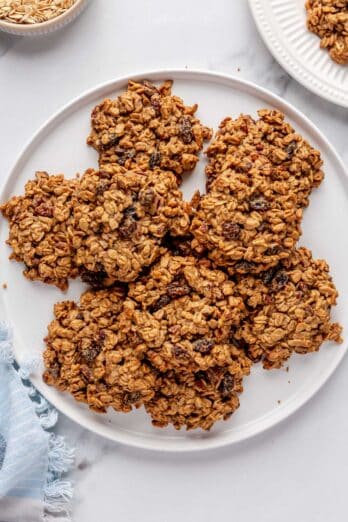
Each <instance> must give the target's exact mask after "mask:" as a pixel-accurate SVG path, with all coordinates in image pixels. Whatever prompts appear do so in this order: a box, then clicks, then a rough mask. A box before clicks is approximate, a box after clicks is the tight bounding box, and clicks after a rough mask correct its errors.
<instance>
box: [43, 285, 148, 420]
mask: <svg viewBox="0 0 348 522" xmlns="http://www.w3.org/2000/svg"><path fill="white" fill-rule="evenodd" d="M54 314H55V319H54V320H53V321H52V322H51V323H50V325H49V326H48V335H47V337H46V339H45V342H46V350H45V351H44V354H43V358H44V363H45V368H46V369H45V372H44V374H43V378H44V381H45V382H46V384H49V385H51V386H54V387H55V388H57V389H58V390H60V391H67V392H69V393H70V394H72V395H73V397H74V398H75V399H76V400H78V401H81V402H84V403H86V404H88V406H89V407H90V408H91V409H93V410H95V411H97V412H105V411H106V410H107V408H108V407H112V408H114V409H115V410H116V411H120V412H129V411H131V409H132V407H133V406H135V407H139V406H140V405H141V404H143V403H144V402H146V401H148V400H150V399H151V398H152V397H153V396H154V390H155V389H156V388H155V385H156V379H157V376H156V373H155V372H154V371H153V370H152V369H151V367H150V366H148V365H147V364H146V363H145V362H144V361H143V353H142V347H141V346H139V345H138V343H136V342H135V343H134V342H132V339H134V336H132V331H133V330H132V325H131V322H130V321H129V319H128V315H129V314H128V312H127V306H125V289H124V288H122V287H114V288H112V289H108V290H98V291H87V292H85V293H84V294H83V295H82V296H81V298H80V302H79V303H78V304H77V303H75V302H73V301H63V302H61V303H57V304H56V305H55V307H54Z"/></svg>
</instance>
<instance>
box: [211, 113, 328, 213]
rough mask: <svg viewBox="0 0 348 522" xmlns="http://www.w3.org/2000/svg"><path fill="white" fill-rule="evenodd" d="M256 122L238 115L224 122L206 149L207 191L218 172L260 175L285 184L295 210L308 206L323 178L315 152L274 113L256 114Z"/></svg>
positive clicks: (282, 118)
mask: <svg viewBox="0 0 348 522" xmlns="http://www.w3.org/2000/svg"><path fill="white" fill-rule="evenodd" d="M258 115H259V119H258V120H254V119H253V118H251V116H247V115H241V116H240V117H239V118H237V119H236V120H233V119H232V118H225V119H224V120H223V121H222V122H221V124H220V126H219V130H218V132H217V134H216V136H215V138H214V140H213V142H212V143H211V144H210V146H209V147H208V149H207V156H208V160H209V164H208V166H207V168H206V174H207V177H208V188H209V187H210V185H211V183H212V181H213V180H214V179H215V178H216V177H217V176H218V175H219V174H220V173H222V172H224V171H225V170H227V169H231V170H234V171H237V172H240V173H244V174H245V175H248V176H252V170H254V169H257V170H258V171H259V172H261V173H262V172H264V175H265V176H267V177H270V178H271V179H272V181H274V182H276V181H279V182H283V181H287V182H288V183H289V185H290V190H291V193H292V194H293V195H294V196H296V199H297V204H298V206H299V208H303V207H305V206H307V205H308V203H309V196H310V193H311V191H312V189H313V188H314V187H317V186H319V185H320V183H321V181H322V179H323V177H324V175H323V172H322V170H321V167H322V160H321V157H320V153H319V151H317V150H316V149H314V148H313V147H311V145H310V144H309V143H308V142H307V141H306V140H305V139H304V138H303V137H302V136H301V135H300V134H298V133H297V132H296V131H295V130H294V129H293V127H292V126H291V125H290V124H289V123H288V122H286V121H285V119H284V114H283V113H281V112H280V111H277V110H269V109H263V110H259V111H258Z"/></svg>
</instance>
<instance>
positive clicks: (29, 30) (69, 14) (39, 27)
mask: <svg viewBox="0 0 348 522" xmlns="http://www.w3.org/2000/svg"><path fill="white" fill-rule="evenodd" d="M88 1H89V0H76V2H75V3H74V4H73V5H72V6H71V7H70V9H68V10H67V11H65V12H64V13H63V14H61V15H59V16H56V17H55V18H52V19H51V20H47V21H46V22H41V23H37V24H16V23H12V22H7V21H5V20H0V30H1V31H5V32H6V33H10V34H14V35H17V36H41V35H44V34H49V33H52V32H53V31H57V30H58V29H62V28H63V27H65V26H66V25H67V24H69V23H70V22H72V21H73V20H75V18H76V17H77V16H78V15H79V14H81V13H82V11H83V10H84V8H85V7H86V5H87V2H88Z"/></svg>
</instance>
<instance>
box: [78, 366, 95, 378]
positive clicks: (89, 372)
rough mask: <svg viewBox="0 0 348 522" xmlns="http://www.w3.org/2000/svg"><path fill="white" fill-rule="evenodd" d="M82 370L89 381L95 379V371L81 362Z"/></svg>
mask: <svg viewBox="0 0 348 522" xmlns="http://www.w3.org/2000/svg"><path fill="white" fill-rule="evenodd" d="M80 372H81V373H82V376H83V377H84V378H85V380H86V381H87V382H92V381H93V372H92V370H91V369H90V368H89V367H88V366H86V365H85V364H81V366H80Z"/></svg>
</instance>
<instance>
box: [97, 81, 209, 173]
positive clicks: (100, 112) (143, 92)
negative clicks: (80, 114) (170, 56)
mask: <svg viewBox="0 0 348 522" xmlns="http://www.w3.org/2000/svg"><path fill="white" fill-rule="evenodd" d="M171 87H172V82H171V81H166V82H164V83H163V85H161V86H160V87H159V88H157V87H156V86H155V85H154V84H152V83H150V82H148V81H142V82H140V81H130V82H129V83H128V89H127V90H126V91H125V92H123V93H122V94H121V95H120V96H118V97H117V98H116V99H114V100H111V99H106V100H104V101H103V102H102V103H101V104H99V105H97V106H96V107H95V108H94V110H93V112H92V131H91V133H90V135H89V137H88V140H87V143H88V144H89V145H92V146H93V147H94V148H95V149H96V150H97V151H98V153H99V166H100V168H101V169H103V170H106V171H108V172H119V170H120V167H126V168H127V169H134V168H143V169H145V170H148V169H155V168H160V169H162V170H169V171H172V172H174V173H175V174H176V175H177V176H178V178H179V179H180V176H181V174H182V173H183V172H185V171H190V170H192V169H193V168H194V167H195V165H196V163H197V161H198V153H199V151H200V150H201V149H202V147H203V143H204V141H205V140H207V139H210V138H211V130H210V129H208V128H207V127H205V126H203V125H202V124H201V123H200V121H199V120H198V119H197V118H196V116H195V113H196V111H197V105H193V106H192V107H188V106H186V105H184V102H183V100H182V99H181V98H179V97H178V96H173V95H172V93H171Z"/></svg>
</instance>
